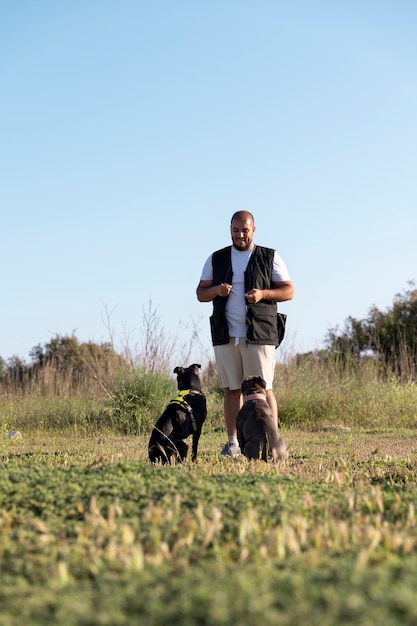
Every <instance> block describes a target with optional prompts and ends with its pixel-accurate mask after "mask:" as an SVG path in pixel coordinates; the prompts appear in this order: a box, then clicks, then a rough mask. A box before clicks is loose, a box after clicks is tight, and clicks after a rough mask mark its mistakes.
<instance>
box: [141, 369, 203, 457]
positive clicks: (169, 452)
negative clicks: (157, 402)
mask: <svg viewBox="0 0 417 626" xmlns="http://www.w3.org/2000/svg"><path fill="white" fill-rule="evenodd" d="M200 367H201V365H197V364H196V363H194V364H193V365H190V366H189V367H186V368H184V367H176V368H175V369H174V374H177V385H178V389H179V391H180V393H179V395H178V396H177V398H175V399H174V400H171V402H170V403H169V404H168V406H167V408H166V409H165V411H164V412H163V413H162V415H161V417H160V418H159V419H158V421H157V422H156V424H155V426H154V428H153V430H152V434H151V438H150V440H149V445H148V454H149V460H150V461H151V462H152V463H156V462H160V463H164V464H166V463H171V462H173V463H182V462H183V461H185V459H186V457H187V452H188V445H187V444H186V443H185V441H184V439H186V438H187V437H189V436H190V435H192V436H193V445H192V452H191V460H192V461H195V460H196V458H197V449H198V441H199V439H200V435H201V429H202V426H203V424H204V421H205V419H206V417H207V407H206V397H205V395H204V394H203V392H202V390H201V382H200V376H199V373H198V370H199V369H200Z"/></svg>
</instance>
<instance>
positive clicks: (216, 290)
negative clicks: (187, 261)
mask: <svg viewBox="0 0 417 626" xmlns="http://www.w3.org/2000/svg"><path fill="white" fill-rule="evenodd" d="M231 288H232V285H229V284H228V283H221V284H220V285H213V281H212V280H200V282H199V283H198V287H197V290H196V293H197V300H198V301H199V302H211V301H212V300H214V298H215V297H216V296H220V297H221V298H225V297H226V296H228V295H229V293H230V290H231Z"/></svg>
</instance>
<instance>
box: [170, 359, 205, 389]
mask: <svg viewBox="0 0 417 626" xmlns="http://www.w3.org/2000/svg"><path fill="white" fill-rule="evenodd" d="M200 368H201V365H199V364H198V363H193V364H192V365H189V366H188V367H181V366H178V367H176V368H175V369H174V374H176V375H177V386H178V389H179V390H180V391H182V390H183V389H199V388H200V376H199V369H200Z"/></svg>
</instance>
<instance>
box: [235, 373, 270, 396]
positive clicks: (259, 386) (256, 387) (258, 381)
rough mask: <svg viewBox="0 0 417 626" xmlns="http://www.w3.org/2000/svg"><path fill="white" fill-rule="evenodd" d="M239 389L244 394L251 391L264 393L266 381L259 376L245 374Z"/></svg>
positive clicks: (246, 394)
mask: <svg viewBox="0 0 417 626" xmlns="http://www.w3.org/2000/svg"><path fill="white" fill-rule="evenodd" d="M240 390H241V392H242V393H243V395H245V396H248V395H249V394H251V393H265V390H266V382H265V381H264V379H263V378H262V377H261V376H246V378H245V380H244V381H243V383H242V385H241V388H240Z"/></svg>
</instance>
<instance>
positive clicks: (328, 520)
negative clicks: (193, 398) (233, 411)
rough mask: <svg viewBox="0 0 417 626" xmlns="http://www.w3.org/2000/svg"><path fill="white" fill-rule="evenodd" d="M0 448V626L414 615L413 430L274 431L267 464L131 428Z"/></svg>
mask: <svg viewBox="0 0 417 626" xmlns="http://www.w3.org/2000/svg"><path fill="white" fill-rule="evenodd" d="M22 434H23V437H22V439H19V440H6V439H2V443H0V447H1V449H0V471H1V489H0V568H1V584H0V607H1V610H0V625H1V626H12V625H13V626H14V625H18V624H19V626H22V625H25V624H30V625H34V626H35V625H41V624H55V625H57V626H59V625H72V624H73V625H74V626H75V625H77V626H79V625H90V624H91V625H92V624H103V625H104V624H106V625H107V624H108V625H112V626H117V625H118V624H132V623H133V624H135V623H136V624H146V625H152V626H157V625H161V626H162V625H171V624H172V625H174V624H175V625H178V624H181V626H187V625H190V626H191V625H194V624H195V625H197V624H199V625H201V624H207V625H213V626H214V625H216V626H219V625H221V624H241V625H254V626H258V625H260V624H262V625H266V626H268V625H272V624H274V625H276V624H280V625H281V624H282V625H290V624H291V625H297V626H298V625H300V624H309V625H310V626H312V625H315V624H320V626H326V625H333V624H338V625H340V624H352V623H355V624H359V625H368V624H369V625H372V626H374V625H375V624H384V625H395V624H398V625H400V624H401V625H402V626H404V625H407V624H410V625H412V624H413V625H415V624H417V601H416V600H417V592H416V591H415V581H416V580H417V526H416V517H415V506H416V502H417V497H416V496H417V487H416V475H417V439H416V430H415V429H414V428H404V429H401V428H397V429H388V428H372V429H364V428H355V427H351V428H350V429H349V430H342V429H340V428H338V427H337V426H333V427H328V428H327V429H324V430H323V429H311V430H305V429H301V428H295V427H290V428H285V427H284V428H283V430H282V434H283V436H284V438H285V440H286V442H287V444H288V446H289V448H290V459H289V460H288V461H287V462H286V464H285V465H282V466H281V467H278V468H274V467H272V466H270V465H267V464H264V463H262V462H252V463H249V462H247V461H246V460H245V459H243V458H240V459H238V460H236V461H233V460H231V459H228V458H221V457H220V456H219V451H220V449H221V447H222V444H223V443H224V434H223V432H222V431H221V429H219V428H210V427H208V428H206V430H205V432H204V433H203V435H202V438H201V442H200V456H199V462H198V463H197V464H196V465H192V464H191V463H189V462H187V463H185V464H184V465H182V466H176V467H160V466H157V467H154V466H151V465H150V464H149V463H148V461H147V458H146V449H147V437H145V436H121V435H116V434H114V433H112V432H110V431H106V432H103V433H99V432H98V433H96V434H94V435H90V436H81V435H78V434H77V431H76V430H74V428H73V429H72V430H71V432H68V433H67V434H65V433H64V434H62V433H61V434H60V433H59V432H55V433H53V432H48V430H45V429H43V430H36V429H32V430H31V431H30V433H29V434H26V433H25V432H24V431H23V432H22Z"/></svg>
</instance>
